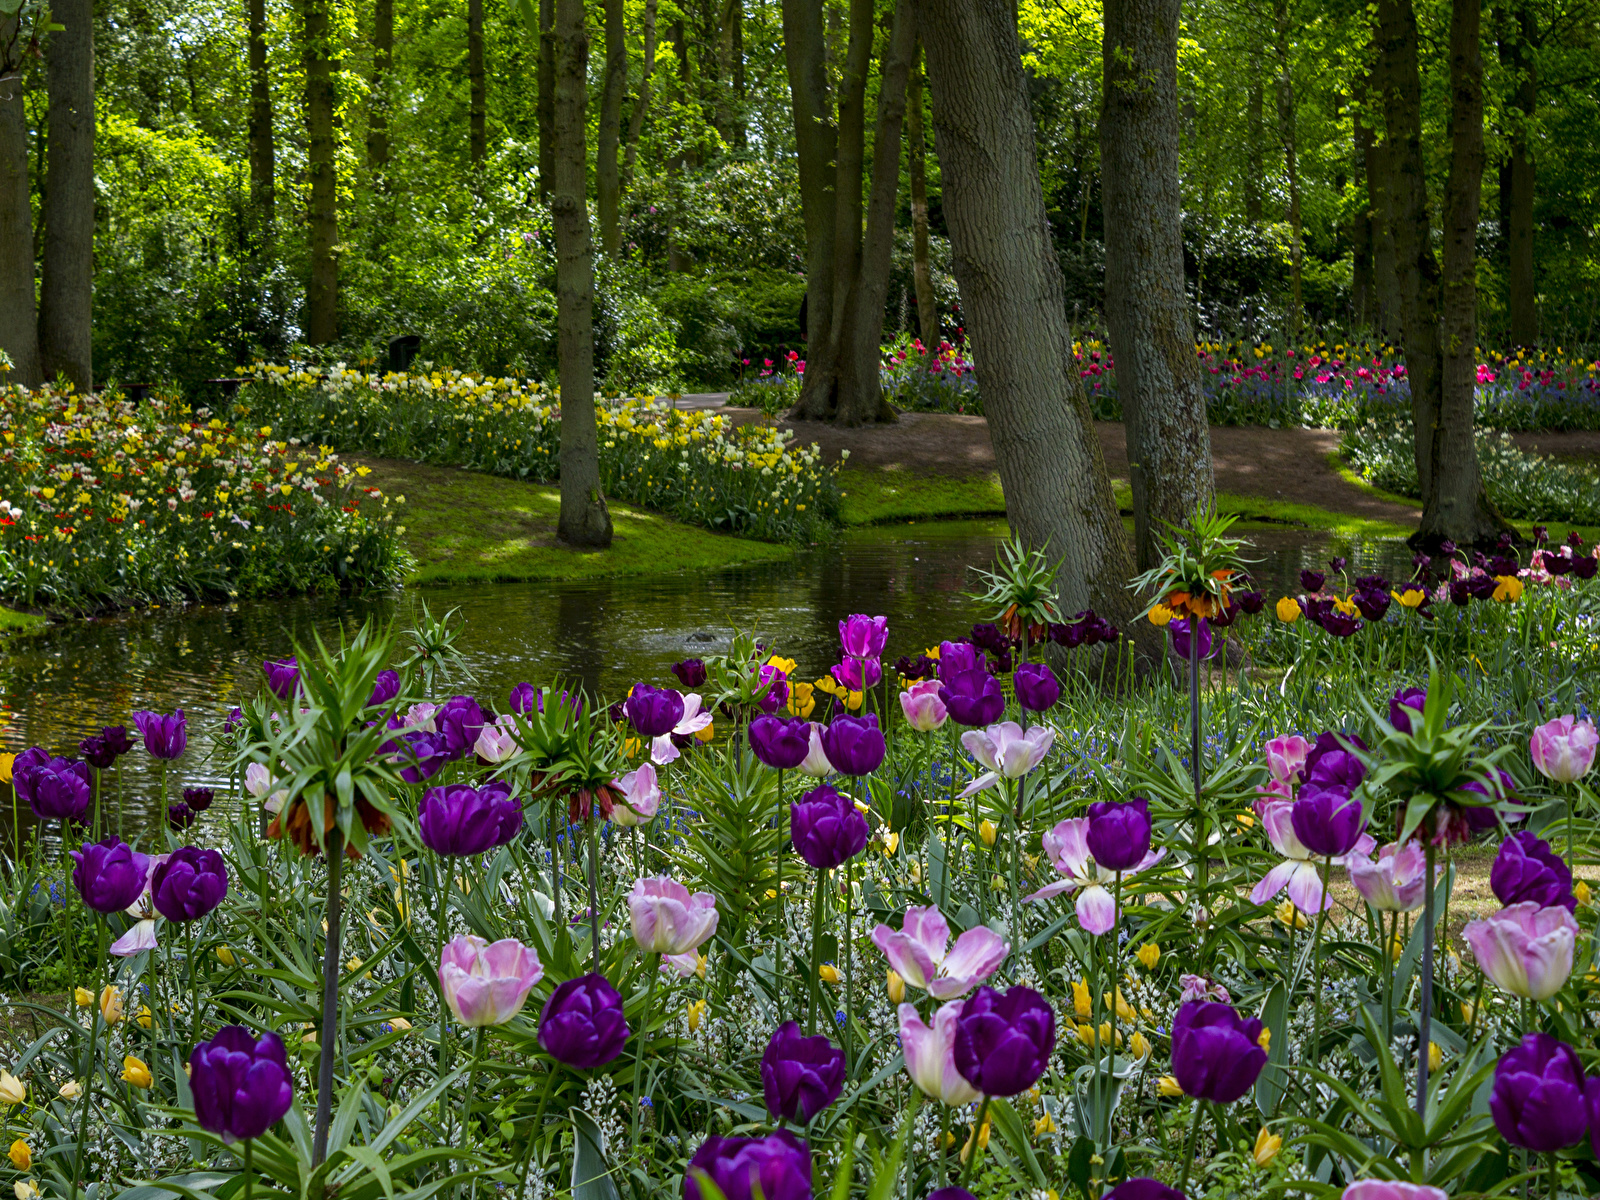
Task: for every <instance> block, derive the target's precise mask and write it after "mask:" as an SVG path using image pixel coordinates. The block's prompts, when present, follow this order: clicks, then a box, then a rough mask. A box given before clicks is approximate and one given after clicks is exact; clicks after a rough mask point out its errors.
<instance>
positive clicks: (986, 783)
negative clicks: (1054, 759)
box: [961, 721, 1056, 797]
mask: <svg viewBox="0 0 1600 1200" xmlns="http://www.w3.org/2000/svg"><path fill="white" fill-rule="evenodd" d="M1055 740H1056V731H1055V730H1054V729H1051V728H1050V727H1049V726H1048V725H1035V726H1034V727H1033V728H1032V729H1029V730H1028V731H1027V732H1026V733H1024V732H1023V731H1022V726H1021V725H1018V724H1017V723H1016V722H1015V721H1001V722H1000V723H999V724H998V725H991V726H989V728H987V729H969V730H968V731H967V732H966V733H963V734H962V735H961V744H962V745H963V746H965V747H966V748H967V753H968V754H970V755H972V757H973V758H975V759H977V760H978V761H979V762H980V763H981V764H983V766H985V767H986V768H988V769H987V770H986V771H985V772H984V774H982V775H979V776H978V777H977V778H976V779H974V780H973V781H972V782H971V783H969V784H967V786H966V787H965V788H963V789H962V790H961V796H962V797H966V796H974V795H976V794H977V793H979V792H981V791H985V790H987V789H988V788H992V787H993V786H994V785H995V784H997V783H999V782H1000V780H1001V779H1002V778H1005V779H1018V778H1020V777H1021V776H1023V775H1026V774H1027V773H1028V772H1029V771H1031V770H1033V769H1034V768H1035V767H1037V766H1038V765H1039V764H1040V763H1042V762H1043V761H1044V756H1045V755H1046V754H1048V753H1049V752H1050V747H1051V745H1052V744H1053V743H1054V742H1055Z"/></svg>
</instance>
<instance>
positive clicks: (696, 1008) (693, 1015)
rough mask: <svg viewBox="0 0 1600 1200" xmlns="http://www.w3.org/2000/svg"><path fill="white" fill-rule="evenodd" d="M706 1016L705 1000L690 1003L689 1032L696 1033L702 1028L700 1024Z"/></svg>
mask: <svg viewBox="0 0 1600 1200" xmlns="http://www.w3.org/2000/svg"><path fill="white" fill-rule="evenodd" d="M705 1015H706V1002H705V1001H704V1000H691V1001H689V1013H688V1017H689V1032H690V1033H694V1032H695V1031H696V1030H698V1029H699V1028H700V1022H701V1020H702V1019H704V1017H705Z"/></svg>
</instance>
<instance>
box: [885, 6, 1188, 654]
mask: <svg viewBox="0 0 1600 1200" xmlns="http://www.w3.org/2000/svg"><path fill="white" fill-rule="evenodd" d="M914 7H915V11H916V18H917V27H918V28H919V29H920V30H921V31H922V34H923V45H924V46H925V47H926V48H927V52H928V82H929V88H930V90H931V92H932V96H933V128H934V144H935V147H936V148H937V150H938V154H939V165H940V168H941V173H942V179H943V184H944V189H943V201H944V211H945V215H946V217H947V219H948V221H949V226H950V241H951V249H952V252H953V255H954V266H955V275H956V281H957V282H958V283H959V285H960V288H961V301H962V312H963V316H964V318H965V321H966V330H967V334H968V336H969V337H970V338H971V341H972V347H973V360H974V362H975V364H976V370H977V373H978V382H979V386H980V387H981V388H982V390H983V407H984V412H985V414H986V415H987V416H988V418H989V437H990V439H991V440H992V441H993V443H994V452H995V459H996V462H997V464H998V465H999V468H1000V480H1001V483H1002V485H1003V486H1004V488H1005V496H1006V512H1007V516H1008V519H1009V521H1010V525H1011V529H1012V532H1013V533H1015V534H1016V535H1017V536H1018V537H1020V538H1021V539H1022V540H1023V541H1024V542H1025V543H1026V544H1028V545H1031V546H1035V547H1041V548H1043V549H1044V550H1045V552H1046V553H1047V554H1049V555H1050V556H1051V558H1052V559H1053V560H1054V559H1059V560H1061V561H1062V569H1061V571H1060V573H1059V575H1058V577H1057V582H1058V584H1059V586H1060V592H1061V602H1062V603H1063V604H1064V605H1065V606H1066V608H1067V610H1068V611H1073V610H1076V609H1081V608H1089V607H1091V606H1092V607H1094V608H1095V609H1096V610H1097V611H1099V612H1102V613H1104V614H1106V615H1107V617H1109V619H1111V620H1112V621H1115V622H1119V623H1125V622H1126V620H1127V618H1128V617H1129V616H1130V615H1131V606H1130V602H1129V598H1128V593H1127V591H1126V589H1125V588H1124V586H1123V585H1124V583H1125V582H1126V581H1127V578H1128V573H1129V567H1130V565H1131V564H1130V562H1129V556H1128V548H1127V541H1126V538H1125V537H1124V535H1123V531H1122V521H1121V518H1120V517H1119V516H1118V515H1117V505H1116V501H1115V500H1114V499H1113V498H1112V494H1111V477H1110V476H1109V475H1108V474H1107V472H1106V465H1105V460H1104V458H1103V457H1102V455H1101V453H1100V442H1099V439H1098V438H1097V437H1096V436H1095V432H1094V424H1093V421H1092V419H1091V417H1090V412H1089V402H1088V399H1087V397H1086V396H1085V395H1084V392H1083V386H1082V383H1081V381H1080V380H1079V378H1078V375H1077V371H1076V370H1075V369H1074V367H1073V364H1072V339H1071V333H1070V331H1069V330H1068V328H1067V311H1066V303H1065V297H1064V293H1063V286H1062V281H1061V270H1060V267H1059V265H1058V264H1057V262H1056V255H1055V248H1054V246H1053V245H1052V244H1051V240H1050V226H1049V221H1048V219H1047V216H1046V213H1045V206H1044V193H1043V191H1042V190H1041V188H1040V185H1039V169H1038V159H1037V157H1036V150H1035V147H1034V136H1033V116H1032V114H1031V113H1030V111H1029V107H1028V92H1027V80H1026V78H1025V77H1024V74H1023V70H1022V55H1021V47H1020V45H1019V43H1018V40H1017V28H1016V23H1015V18H1014V15H1013V12H1012V10H1011V8H1010V6H1008V5H997V4H991V3H986V2H985V0H916V4H915V6H914ZM1189 350H1190V354H1191V357H1192V354H1193V347H1192V346H1191V347H1189Z"/></svg>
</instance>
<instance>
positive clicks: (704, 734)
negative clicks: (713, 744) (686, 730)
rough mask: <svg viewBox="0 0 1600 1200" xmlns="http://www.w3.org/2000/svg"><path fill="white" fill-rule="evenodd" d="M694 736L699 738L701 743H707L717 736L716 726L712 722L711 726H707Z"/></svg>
mask: <svg viewBox="0 0 1600 1200" xmlns="http://www.w3.org/2000/svg"><path fill="white" fill-rule="evenodd" d="M694 736H695V737H697V738H699V739H700V740H701V741H702V742H709V741H710V740H711V739H712V738H714V737H716V736H717V726H716V724H715V723H714V722H713V723H712V724H710V725H707V726H706V727H705V728H704V729H702V730H700V731H699V732H698V733H696V734H695V735H694Z"/></svg>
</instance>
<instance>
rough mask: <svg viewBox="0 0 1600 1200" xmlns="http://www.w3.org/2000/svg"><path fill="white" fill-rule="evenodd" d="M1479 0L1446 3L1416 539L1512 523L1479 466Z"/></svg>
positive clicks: (1481, 538) (1462, 536)
mask: <svg viewBox="0 0 1600 1200" xmlns="http://www.w3.org/2000/svg"><path fill="white" fill-rule="evenodd" d="M1480 3H1481V0H1454V3H1453V4H1452V5H1451V11H1450V174H1449V177H1448V179H1447V181H1446V183H1445V214H1444V275H1443V280H1442V286H1441V289H1440V306H1439V307H1440V318H1441V327H1442V333H1443V338H1442V348H1441V349H1442V365H1443V378H1442V381H1441V382H1442V386H1441V389H1440V407H1439V420H1438V421H1437V422H1436V423H1435V425H1434V427H1433V442H1432V448H1431V453H1432V458H1433V488H1432V490H1431V492H1430V493H1429V496H1428V498H1427V500H1426V501H1425V503H1424V504H1423V509H1422V523H1421V525H1420V526H1419V527H1418V529H1417V533H1416V535H1415V537H1416V540H1417V541H1418V542H1419V543H1421V544H1427V545H1432V544H1435V543H1438V542H1441V541H1445V540H1449V541H1453V542H1455V543H1456V544H1457V545H1462V546H1470V545H1474V544H1483V543H1486V542H1490V541H1493V540H1494V539H1496V538H1498V537H1499V535H1500V534H1501V533H1502V532H1505V531H1508V530H1510V529H1511V526H1510V525H1509V524H1508V523H1507V522H1506V521H1505V520H1504V519H1502V518H1501V516H1500V514H1499V513H1498V512H1496V511H1495V510H1494V507H1493V505H1491V504H1490V503H1489V498H1488V496H1487V494H1486V493H1485V491H1484V487H1483V475H1482V472H1481V471H1480V470H1479V469H1478V446H1477V441H1476V439H1475V437H1474V434H1473V412H1472V408H1473V396H1474V393H1475V391H1476V389H1477V374H1478V349H1477V342H1478V288H1477V265H1478V250H1477V239H1478V216H1479V210H1480V207H1481V205H1480V201H1481V195H1482V188H1483V161H1484V151H1483V55H1482V51H1481V50H1480V48H1479V43H1478V35H1479V30H1480V26H1481V24H1482V20H1481V8H1480Z"/></svg>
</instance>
